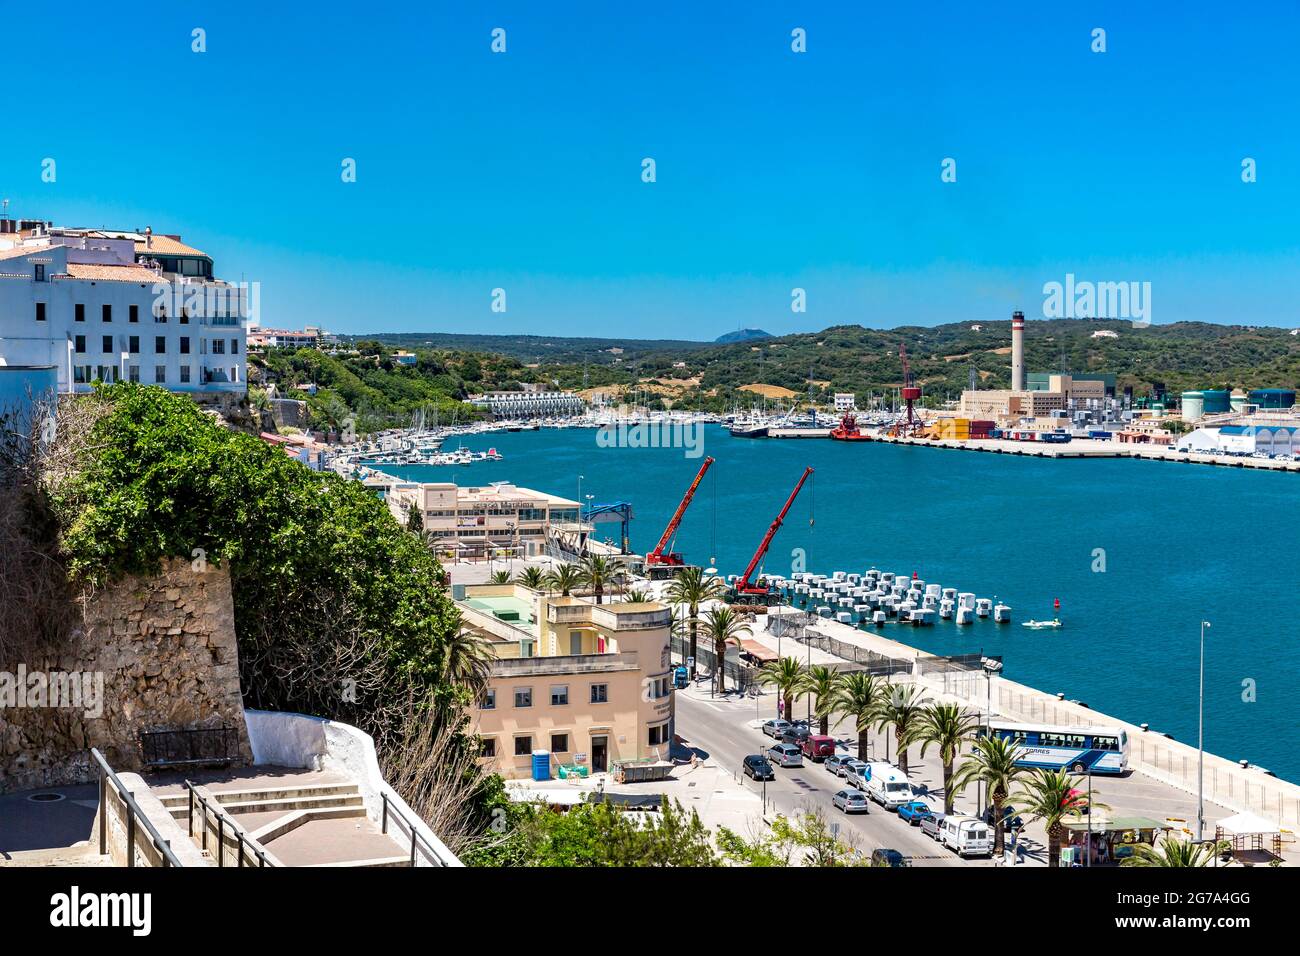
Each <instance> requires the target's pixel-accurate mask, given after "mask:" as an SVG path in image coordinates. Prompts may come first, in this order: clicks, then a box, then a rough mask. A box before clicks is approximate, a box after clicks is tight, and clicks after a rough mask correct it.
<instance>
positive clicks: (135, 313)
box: [127, 305, 140, 322]
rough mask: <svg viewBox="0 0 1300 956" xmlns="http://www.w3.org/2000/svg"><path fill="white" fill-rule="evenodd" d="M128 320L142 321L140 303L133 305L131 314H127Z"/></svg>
mask: <svg viewBox="0 0 1300 956" xmlns="http://www.w3.org/2000/svg"><path fill="white" fill-rule="evenodd" d="M127 321H129V322H139V321H140V307H139V306H138V305H133V306H131V308H130V315H128V316H127Z"/></svg>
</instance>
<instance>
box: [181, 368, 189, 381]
mask: <svg viewBox="0 0 1300 956" xmlns="http://www.w3.org/2000/svg"><path fill="white" fill-rule="evenodd" d="M181 384H182V385H188V384H190V367H189V366H188V365H182V366H181Z"/></svg>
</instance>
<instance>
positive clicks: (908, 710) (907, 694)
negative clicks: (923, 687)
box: [876, 684, 927, 775]
mask: <svg viewBox="0 0 1300 956" xmlns="http://www.w3.org/2000/svg"><path fill="white" fill-rule="evenodd" d="M886 686H887V687H888V693H887V694H886V696H885V698H884V699H883V700H882V701H881V702H880V707H879V708H878V709H877V710H876V726H877V727H878V728H879V729H880V730H884V729H885V728H886V727H888V726H890V725H891V724H892V725H893V727H894V740H895V741H896V742H897V744H898V769H899V770H901V771H903V774H904V775H906V774H907V745H908V744H910V743H911V742H912V741H914V740H916V739H917V738H916V732H917V729H918V727H919V726H920V723H921V714H922V713H923V712H924V710H925V705H926V699H927V698H926V697H925V695H924V694H922V693H921V692H920V691H919V690H917V688H916V686H915V685H912V684H907V685H902V684H890V685H886Z"/></svg>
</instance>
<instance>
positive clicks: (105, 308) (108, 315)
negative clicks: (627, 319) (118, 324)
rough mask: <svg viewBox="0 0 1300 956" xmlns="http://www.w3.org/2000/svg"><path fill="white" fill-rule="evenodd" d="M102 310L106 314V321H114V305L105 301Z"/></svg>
mask: <svg viewBox="0 0 1300 956" xmlns="http://www.w3.org/2000/svg"><path fill="white" fill-rule="evenodd" d="M101 311H102V314H103V316H104V321H105V322H112V321H113V307H112V306H111V305H109V304H108V303H107V302H105V303H104V306H103V309H102V310H101Z"/></svg>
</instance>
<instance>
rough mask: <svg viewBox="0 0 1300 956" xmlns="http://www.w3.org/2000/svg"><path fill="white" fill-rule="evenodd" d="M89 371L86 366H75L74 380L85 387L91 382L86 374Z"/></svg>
mask: <svg viewBox="0 0 1300 956" xmlns="http://www.w3.org/2000/svg"><path fill="white" fill-rule="evenodd" d="M87 371H88V369H87V368H86V366H84V365H74V366H73V367H72V380H73V381H74V382H75V383H77V384H78V385H85V384H86V383H87V382H88V381H90V377H89V376H88V375H87V374H86V373H87Z"/></svg>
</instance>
